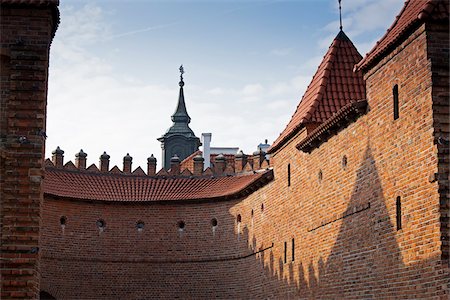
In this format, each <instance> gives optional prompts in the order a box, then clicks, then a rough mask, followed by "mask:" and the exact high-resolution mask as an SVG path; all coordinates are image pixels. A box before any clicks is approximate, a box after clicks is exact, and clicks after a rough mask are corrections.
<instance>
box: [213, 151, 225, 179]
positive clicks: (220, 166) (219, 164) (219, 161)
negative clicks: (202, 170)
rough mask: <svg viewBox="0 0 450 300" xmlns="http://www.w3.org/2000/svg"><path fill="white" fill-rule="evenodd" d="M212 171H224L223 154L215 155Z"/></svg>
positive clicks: (220, 173) (221, 172)
mask: <svg viewBox="0 0 450 300" xmlns="http://www.w3.org/2000/svg"><path fill="white" fill-rule="evenodd" d="M214 171H215V174H216V175H219V176H220V175H222V174H223V171H225V156H223V154H219V155H217V156H216V159H215V162H214Z"/></svg>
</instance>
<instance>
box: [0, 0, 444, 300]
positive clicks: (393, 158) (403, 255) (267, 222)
mask: <svg viewBox="0 0 450 300" xmlns="http://www.w3.org/2000/svg"><path fill="white" fill-rule="evenodd" d="M1 14H2V18H1V20H2V21H1V22H2V23H1V24H2V27H1V29H2V40H1V48H0V50H1V67H2V72H1V84H2V89H1V96H2V100H1V102H0V103H1V109H0V113H1V121H0V122H1V126H2V127H1V131H0V133H1V138H2V140H1V144H0V145H1V148H0V149H1V155H0V158H1V161H0V166H1V180H0V184H1V193H2V194H1V201H2V202H1V204H2V206H1V215H0V216H1V218H0V220H1V225H2V231H1V232H2V237H1V242H2V246H1V247H2V248H1V250H2V253H1V259H2V261H1V264H2V266H1V275H2V291H1V298H2V299H9V298H37V293H38V291H39V289H41V290H42V291H45V292H46V293H48V294H50V295H52V296H54V297H56V298H58V299H143V298H163V299H165V298H191V299H210V298H221V299H260V298H272V299H280V298H282V299H283V298H294V299H297V298H332V299H333V298H336V299H360V298H382V299H384V298H409V299H415V298H435V299H448V296H449V278H450V276H449V275H450V274H449V261H448V256H449V253H448V237H449V234H448V232H449V231H448V230H449V225H448V220H449V219H448V218H449V213H448V209H449V200H448V193H449V191H448V178H449V170H448V154H449V150H448V149H449V148H448V129H449V126H448V124H449V122H448V117H449V114H448V101H449V99H448V69H449V67H448V44H449V43H448V24H443V23H426V24H423V25H421V26H418V27H415V28H414V29H413V30H412V31H411V32H410V35H409V37H408V38H407V39H406V40H404V41H403V42H402V43H401V44H400V45H397V46H396V48H395V49H392V51H390V52H389V54H388V55H387V56H386V57H384V58H382V59H381V60H380V61H379V62H378V63H377V65H375V66H373V67H372V68H371V69H370V70H367V72H366V73H365V80H366V84H367V88H366V92H367V102H368V111H367V112H366V113H365V114H363V115H362V116H360V117H359V118H358V119H357V120H356V121H354V122H352V123H350V124H349V125H347V126H346V127H345V128H341V130H340V131H339V132H337V133H336V134H335V135H333V136H331V137H330V138H329V139H328V140H327V141H324V142H322V143H321V144H320V145H319V146H317V147H316V148H314V149H313V150H312V151H311V152H309V153H305V152H301V151H299V150H298V149H297V148H296V145H297V144H298V143H299V142H300V141H302V140H303V139H304V138H305V137H306V136H307V134H308V131H307V130H306V129H304V130H303V131H300V132H299V133H298V134H297V135H296V136H294V137H293V138H292V139H291V140H289V141H288V142H287V143H286V144H285V145H284V146H283V147H282V148H280V149H279V150H277V151H276V152H275V153H274V154H273V155H272V159H271V166H273V169H274V174H275V179H274V180H273V181H272V182H270V183H268V184H267V185H265V186H264V187H263V188H260V189H258V190H256V191H255V192H254V193H252V194H251V195H249V196H247V197H245V198H241V199H235V200H228V201H210V202H200V203H197V202H195V201H190V202H188V203H180V202H178V203H172V204H167V203H140V204H139V203H120V202H118V203H107V204H105V203H99V202H96V201H81V200H77V199H60V198H57V197H53V196H51V195H46V197H45V199H44V201H43V204H42V206H40V205H39V204H40V203H41V201H42V190H41V181H42V175H43V172H42V154H43V148H44V140H43V138H42V137H41V136H40V135H39V134H38V132H39V131H40V130H41V129H45V103H46V84H47V68H48V47H49V43H50V41H51V36H52V32H53V30H54V24H53V23H52V21H50V20H54V11H52V9H50V8H48V7H45V8H38V9H36V8H34V9H27V8H24V7H9V8H7V9H4V7H2V10H1ZM30 20H31V21H32V22H36V25H37V26H36V27H33V28H38V30H37V32H35V31H34V30H31V29H30V28H31V27H28V26H27V24H29V22H30ZM40 31H42V32H40ZM38 32H40V33H39V34H38ZM4 33H7V34H4ZM18 37H21V38H20V39H18ZM4 70H6V71H4ZM394 85H398V90H399V108H400V110H399V111H400V113H399V118H398V119H396V120H394V118H393V95H392V94H393V87H394ZM5 87H7V88H5ZM20 137H26V138H27V139H26V140H24V139H23V138H22V139H20ZM288 164H289V165H290V175H289V177H290V184H289V185H288V172H287V170H288V167H287V166H288ZM397 203H401V213H400V214H399V213H398V212H399V209H398V208H399V206H398V205H397ZM41 215H42V222H41V224H40V220H41V218H40V216H41ZM214 219H215V220H216V221H217V226H213V224H215V222H214V221H213V220H214ZM399 220H401V228H399V225H400V224H399ZM140 224H143V228H142V230H141V229H139V227H142V226H141V225H140ZM183 224H184V225H183ZM99 226H100V227H99ZM180 227H182V228H180ZM39 236H41V239H40V241H39ZM36 247H40V250H39V252H38V253H39V254H36V253H32V252H34V251H33V248H34V249H36ZM38 255H39V257H40V273H39V265H38ZM39 276H40V277H41V280H40V286H39Z"/></svg>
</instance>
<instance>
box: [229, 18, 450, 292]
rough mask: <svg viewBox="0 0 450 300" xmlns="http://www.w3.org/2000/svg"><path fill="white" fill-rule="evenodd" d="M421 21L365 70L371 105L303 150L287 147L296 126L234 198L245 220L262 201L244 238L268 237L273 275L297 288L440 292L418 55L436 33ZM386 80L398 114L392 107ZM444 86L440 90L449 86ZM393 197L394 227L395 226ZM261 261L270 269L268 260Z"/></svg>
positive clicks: (431, 149) (428, 89)
mask: <svg viewBox="0 0 450 300" xmlns="http://www.w3.org/2000/svg"><path fill="white" fill-rule="evenodd" d="M424 28H425V26H422V27H420V28H419V29H417V30H416V31H415V32H414V33H413V35H412V36H411V37H410V38H409V39H408V40H407V41H405V42H404V43H403V44H402V45H400V46H399V47H398V48H397V49H396V50H394V51H393V52H392V53H391V54H390V55H389V56H388V57H386V58H385V59H383V60H382V61H381V62H380V63H379V64H378V66H376V67H374V68H373V69H372V70H370V71H369V72H368V73H367V74H366V75H365V79H366V81H367V99H368V104H369V107H370V111H369V112H368V113H367V114H366V115H364V116H362V117H360V118H359V119H358V120H357V121H356V122H355V123H353V124H351V125H349V126H348V127H347V128H345V129H343V130H342V131H341V132H339V133H338V134H337V135H335V136H333V137H331V138H330V139H329V140H328V141H327V142H326V143H324V144H322V145H321V146H319V147H318V148H316V149H315V150H313V151H312V152H311V153H310V154H307V153H303V152H299V151H298V150H297V149H296V148H295V145H296V144H297V143H298V142H299V141H300V140H301V139H302V138H303V135H304V134H305V133H304V132H301V133H299V134H298V136H297V137H296V138H294V139H293V140H292V141H291V142H290V143H288V144H287V145H286V146H285V147H284V148H283V149H281V150H279V151H278V152H277V153H275V154H274V155H273V157H272V159H273V165H274V172H275V173H274V174H275V180H274V182H273V183H271V184H270V185H269V186H267V187H266V188H263V189H261V190H259V191H257V192H256V193H254V194H252V195H251V196H250V197H248V199H246V200H244V201H243V202H242V203H240V204H238V205H237V206H236V207H234V210H233V211H236V212H240V213H241V214H245V215H246V218H244V220H245V221H246V222H247V224H248V220H249V217H248V216H249V214H250V211H251V209H254V210H255V211H258V207H260V205H261V203H264V205H265V212H264V214H265V216H264V219H265V221H263V220H262V217H261V216H258V217H257V218H259V219H258V221H257V223H258V224H260V225H258V226H256V227H255V229H254V230H250V231H249V236H250V240H255V241H256V244H257V245H260V244H261V245H264V244H267V243H270V242H274V249H273V254H274V256H275V259H276V261H278V262H279V263H278V264H276V266H275V268H274V270H273V271H272V274H273V276H275V277H276V276H278V277H280V278H283V282H291V283H290V284H289V286H290V287H293V288H294V289H295V287H299V288H298V289H295V291H296V292H297V293H298V294H297V296H299V297H321V298H322V297H324V298H345V299H348V298H369V297H375V298H387V297H394V296H396V297H398V296H400V295H402V296H404V297H407V298H424V297H433V296H441V297H444V298H445V297H448V293H449V291H448V289H449V287H448V283H449V279H448V278H449V271H448V262H447V261H445V260H442V259H441V256H442V251H441V249H443V248H444V249H445V247H443V245H444V244H446V241H441V232H440V231H441V222H440V217H441V213H442V211H443V209H442V208H440V198H441V199H442V196H440V194H439V184H438V182H436V181H432V180H430V176H431V175H433V174H434V173H437V172H439V170H438V147H437V145H436V143H435V142H434V136H433V133H434V129H433V124H435V120H434V119H433V108H434V107H433V102H432V95H433V91H434V90H433V89H432V73H431V60H430V58H429V56H428V54H427V49H428V48H427V47H428V44H427V41H429V39H430V37H431V38H432V39H437V38H438V36H439V35H442V34H443V33H442V32H441V33H440V34H436V35H433V34H429V35H428V37H429V38H428V40H427V33H426V32H424ZM447 33H448V31H447ZM447 40H448V37H447ZM445 41H446V40H445V39H444V41H443V42H442V43H440V45H444V44H445V47H446V48H447V54H446V55H447V57H446V59H448V43H446V42H445ZM434 42H436V40H434ZM431 44H433V41H432V42H431ZM401 49H402V50H401ZM442 55H443V54H442V53H440V54H439V55H437V56H436V57H440V56H442ZM436 57H435V59H436ZM447 61H448V60H447ZM447 71H448V68H447ZM446 74H448V73H446ZM447 83H448V82H447ZM395 84H398V86H399V99H400V118H399V119H397V120H394V119H393V107H392V103H393V100H392V88H393V86H394V85H395ZM435 90H437V89H435ZM441 91H442V90H441ZM443 93H444V95H446V96H447V97H448V86H447V87H446V93H445V89H444V92H443ZM436 109H437V108H436ZM436 109H435V111H436ZM447 116H448V115H447ZM446 128H448V127H446ZM447 149H448V148H447ZM447 153H448V152H447ZM344 155H345V156H346V157H347V161H348V163H347V166H346V167H343V165H342V159H343V157H344ZM288 163H290V165H291V186H290V187H288V186H287V164H288ZM447 170H448V169H447ZM320 171H321V172H322V176H323V177H322V180H319V176H318V174H319V172H320ZM447 174H448V173H447ZM430 181H431V182H430ZM397 197H401V204H402V207H401V209H402V214H401V218H402V227H403V228H402V229H401V230H397V228H396V227H397V224H396V199H397ZM447 209H448V206H447ZM447 212H448V210H447ZM447 220H448V219H447ZM447 228H448V227H447ZM292 238H295V252H296V253H295V261H294V262H291V261H290V255H291V254H290V253H291V248H290V247H291V240H292ZM284 242H287V246H288V251H287V253H288V263H287V264H284V263H283V260H284ZM447 249H448V248H447ZM264 264H265V266H266V268H267V269H271V267H270V264H271V263H270V261H269V259H266V260H265V262H264ZM292 270H293V271H292ZM289 291H290V292H292V290H290V289H281V290H280V291H279V292H280V293H279V295H280V296H284V297H286V296H287V294H286V293H287V292H289ZM444 294H445V295H447V296H443V295H444Z"/></svg>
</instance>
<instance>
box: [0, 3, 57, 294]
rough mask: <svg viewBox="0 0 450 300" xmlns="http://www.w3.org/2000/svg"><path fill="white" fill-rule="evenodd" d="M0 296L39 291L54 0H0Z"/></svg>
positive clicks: (55, 4)
mask: <svg viewBox="0 0 450 300" xmlns="http://www.w3.org/2000/svg"><path fill="white" fill-rule="evenodd" d="M0 14H1V15H0V32H1V34H0V58H1V61H0V74H1V76H0V225H1V242H0V244H1V251H0V264H1V267H0V269H1V296H0V298H1V299H11V298H22V299H23V298H27V299H36V298H38V295H39V277H40V275H39V235H40V232H39V228H40V222H41V203H42V201H43V191H42V179H43V161H44V159H43V158H44V149H45V137H46V135H45V125H46V106H47V78H48V61H49V49H50V43H51V41H52V39H53V36H54V34H55V31H56V28H57V26H58V22H59V12H58V0H40V1H32V0H24V1H14V0H0Z"/></svg>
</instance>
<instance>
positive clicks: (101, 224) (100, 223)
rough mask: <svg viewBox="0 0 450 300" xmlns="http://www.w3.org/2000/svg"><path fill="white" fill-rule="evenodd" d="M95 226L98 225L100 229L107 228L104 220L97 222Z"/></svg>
mask: <svg viewBox="0 0 450 300" xmlns="http://www.w3.org/2000/svg"><path fill="white" fill-rule="evenodd" d="M95 224H97V227H98V228H105V227H106V223H105V221H104V220H102V219H99V220H97V222H95Z"/></svg>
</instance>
